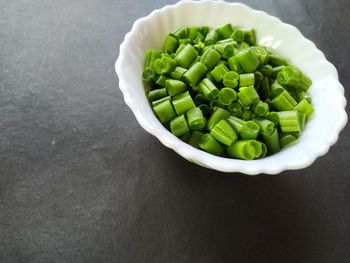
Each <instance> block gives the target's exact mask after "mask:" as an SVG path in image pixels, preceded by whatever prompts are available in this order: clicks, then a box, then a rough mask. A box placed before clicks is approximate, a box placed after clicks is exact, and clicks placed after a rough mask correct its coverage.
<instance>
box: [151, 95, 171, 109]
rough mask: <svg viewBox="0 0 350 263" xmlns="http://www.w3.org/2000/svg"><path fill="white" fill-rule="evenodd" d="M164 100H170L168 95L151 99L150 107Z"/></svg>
mask: <svg viewBox="0 0 350 263" xmlns="http://www.w3.org/2000/svg"><path fill="white" fill-rule="evenodd" d="M165 100H171V97H170V96H166V97H163V98H160V99H157V100H154V101H152V107H154V106H157V105H158V104H160V103H161V102H163V101H165Z"/></svg>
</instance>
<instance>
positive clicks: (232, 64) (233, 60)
mask: <svg viewBox="0 0 350 263" xmlns="http://www.w3.org/2000/svg"><path fill="white" fill-rule="evenodd" d="M227 62H228V67H229V68H230V70H232V71H235V72H237V73H241V72H242V71H243V69H242V67H241V65H240V64H239V62H238V59H237V57H236V56H232V57H230V58H229V59H228V60H227Z"/></svg>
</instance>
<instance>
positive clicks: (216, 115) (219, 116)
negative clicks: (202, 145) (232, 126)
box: [207, 107, 230, 131]
mask: <svg viewBox="0 0 350 263" xmlns="http://www.w3.org/2000/svg"><path fill="white" fill-rule="evenodd" d="M229 116H230V113H229V112H228V111H227V110H225V109H222V108H219V107H216V108H215V110H214V112H213V114H212V115H211V116H210V118H209V120H208V122H207V130H209V131H210V130H211V129H212V128H213V127H214V126H215V125H216V124H217V123H218V122H219V121H221V120H224V119H226V118H227V117H229Z"/></svg>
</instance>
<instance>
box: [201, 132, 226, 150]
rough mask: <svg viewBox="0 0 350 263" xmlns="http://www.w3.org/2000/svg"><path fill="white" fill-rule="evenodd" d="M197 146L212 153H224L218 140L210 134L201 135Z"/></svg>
mask: <svg viewBox="0 0 350 263" xmlns="http://www.w3.org/2000/svg"><path fill="white" fill-rule="evenodd" d="M199 147H200V148H201V149H203V150H204V151H206V152H208V153H211V154H214V155H218V156H224V155H225V149H224V148H223V147H222V146H221V144H220V143H219V142H218V141H216V140H215V139H214V138H213V137H212V136H211V135H210V134H207V133H206V134H204V135H202V137H201V139H200V141H199Z"/></svg>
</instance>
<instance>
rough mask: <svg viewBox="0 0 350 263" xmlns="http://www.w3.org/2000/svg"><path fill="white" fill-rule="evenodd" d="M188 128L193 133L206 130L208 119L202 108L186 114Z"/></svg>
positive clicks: (193, 109) (191, 110)
mask: <svg viewBox="0 0 350 263" xmlns="http://www.w3.org/2000/svg"><path fill="white" fill-rule="evenodd" d="M186 117H187V121H188V126H189V127H190V129H191V130H193V131H201V130H203V129H204V128H205V125H206V119H205V117H204V116H203V113H202V111H201V109H200V108H198V107H196V108H192V109H189V110H188V111H187V112H186Z"/></svg>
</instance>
